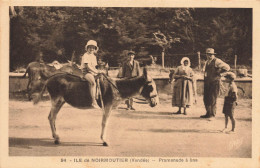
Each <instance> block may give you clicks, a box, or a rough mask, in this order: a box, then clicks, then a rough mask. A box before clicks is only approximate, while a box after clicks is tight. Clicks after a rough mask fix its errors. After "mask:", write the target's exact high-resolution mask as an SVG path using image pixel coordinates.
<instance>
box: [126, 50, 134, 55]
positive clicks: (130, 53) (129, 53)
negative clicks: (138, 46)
mask: <svg viewBox="0 0 260 168" xmlns="http://www.w3.org/2000/svg"><path fill="white" fill-rule="evenodd" d="M132 54H133V55H135V52H134V51H132V50H130V51H128V53H127V55H132Z"/></svg>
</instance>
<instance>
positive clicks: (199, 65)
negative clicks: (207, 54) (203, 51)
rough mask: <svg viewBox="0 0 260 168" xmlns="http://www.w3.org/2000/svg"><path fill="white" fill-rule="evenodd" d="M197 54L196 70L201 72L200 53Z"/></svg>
mask: <svg viewBox="0 0 260 168" xmlns="http://www.w3.org/2000/svg"><path fill="white" fill-rule="evenodd" d="M197 54H198V68H199V70H201V62H200V51H198V52H197Z"/></svg>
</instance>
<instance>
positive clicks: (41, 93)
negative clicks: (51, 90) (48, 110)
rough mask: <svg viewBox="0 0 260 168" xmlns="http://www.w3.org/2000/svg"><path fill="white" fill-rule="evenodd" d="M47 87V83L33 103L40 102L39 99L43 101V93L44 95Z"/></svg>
mask: <svg viewBox="0 0 260 168" xmlns="http://www.w3.org/2000/svg"><path fill="white" fill-rule="evenodd" d="M46 87H47V85H46V83H45V84H44V86H43V87H42V90H41V92H40V93H39V94H38V95H37V96H36V97H34V98H33V104H38V103H39V101H41V98H42V95H43V93H44V91H45V90H46Z"/></svg>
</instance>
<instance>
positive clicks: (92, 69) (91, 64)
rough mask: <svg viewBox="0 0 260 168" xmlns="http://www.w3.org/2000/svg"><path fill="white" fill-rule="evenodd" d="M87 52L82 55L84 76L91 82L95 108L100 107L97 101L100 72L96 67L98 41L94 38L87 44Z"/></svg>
mask: <svg viewBox="0 0 260 168" xmlns="http://www.w3.org/2000/svg"><path fill="white" fill-rule="evenodd" d="M85 50H86V53H85V54H84V55H83V56H82V60H81V69H82V73H83V76H84V78H85V79H86V80H87V81H88V82H89V84H90V89H91V97H92V107H93V108H95V109H100V107H99V106H98V104H97V101H96V82H95V77H94V76H95V75H96V74H98V73H99V71H98V70H97V69H96V66H97V58H96V56H95V53H96V52H97V51H98V46H97V42H96V41H94V40H89V41H88V42H87V44H86V46H85Z"/></svg>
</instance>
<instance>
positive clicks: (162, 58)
mask: <svg viewBox="0 0 260 168" xmlns="http://www.w3.org/2000/svg"><path fill="white" fill-rule="evenodd" d="M164 51H165V49H163V51H162V68H164Z"/></svg>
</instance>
